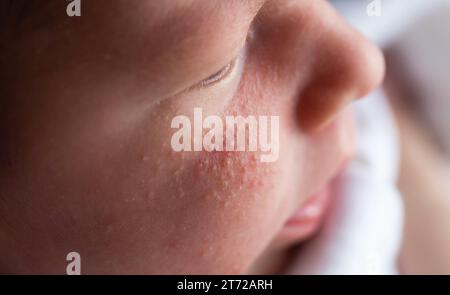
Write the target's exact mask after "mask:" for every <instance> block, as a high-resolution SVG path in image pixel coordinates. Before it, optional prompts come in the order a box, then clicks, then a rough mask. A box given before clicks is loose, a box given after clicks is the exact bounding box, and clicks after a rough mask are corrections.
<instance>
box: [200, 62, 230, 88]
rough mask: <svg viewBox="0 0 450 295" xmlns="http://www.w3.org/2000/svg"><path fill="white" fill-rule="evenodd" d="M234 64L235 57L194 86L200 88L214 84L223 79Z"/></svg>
mask: <svg viewBox="0 0 450 295" xmlns="http://www.w3.org/2000/svg"><path fill="white" fill-rule="evenodd" d="M235 66H236V59H234V60H233V61H231V62H229V63H228V64H227V65H226V66H224V67H223V68H221V69H220V70H219V71H217V72H215V73H214V74H212V75H211V76H209V77H208V78H206V79H203V80H202V81H200V82H199V83H197V84H196V85H195V86H194V87H201V88H204V87H209V86H211V85H213V84H216V83H218V82H220V81H222V80H224V79H225V78H226V77H227V76H228V75H229V74H230V73H231V72H232V71H233V69H234V68H235Z"/></svg>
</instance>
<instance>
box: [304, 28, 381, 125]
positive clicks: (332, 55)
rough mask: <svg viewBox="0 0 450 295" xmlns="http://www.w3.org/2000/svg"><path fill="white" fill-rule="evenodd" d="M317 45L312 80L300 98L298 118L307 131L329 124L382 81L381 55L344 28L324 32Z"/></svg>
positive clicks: (369, 44)
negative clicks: (344, 109)
mask: <svg viewBox="0 0 450 295" xmlns="http://www.w3.org/2000/svg"><path fill="white" fill-rule="evenodd" d="M325 32H327V34H325V35H323V37H322V39H321V41H319V42H318V43H317V48H316V52H315V54H317V60H316V61H315V62H314V63H313V64H312V66H311V69H312V70H311V79H310V82H309V83H308V84H307V85H306V87H305V88H304V89H303V91H301V93H300V95H299V103H298V117H299V121H300V124H301V126H302V127H303V128H304V129H305V130H306V131H311V130H316V129H318V128H321V127H323V126H324V125H326V124H327V123H328V122H330V121H331V120H332V119H333V118H334V117H335V116H336V115H337V114H338V113H339V112H340V111H341V110H342V109H343V108H344V107H345V106H347V105H348V104H349V103H350V102H352V101H353V100H355V99H358V98H362V97H364V96H365V95H367V94H368V93H369V92H371V91H372V90H373V89H374V88H376V87H377V86H378V85H379V84H380V83H381V81H382V79H383V77H384V58H383V55H382V53H381V51H380V50H379V49H378V48H376V47H375V46H373V45H372V44H371V43H369V42H368V41H367V40H365V39H364V38H363V37H362V36H361V35H360V34H359V33H357V32H355V31H354V30H353V29H352V28H350V27H348V26H347V25H346V24H340V25H339V26H338V28H336V27H335V28H333V29H331V28H327V29H326V31H325Z"/></svg>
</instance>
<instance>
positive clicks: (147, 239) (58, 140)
mask: <svg viewBox="0 0 450 295" xmlns="http://www.w3.org/2000/svg"><path fill="white" fill-rule="evenodd" d="M37 2H39V1H37ZM40 2H46V4H42V3H39V5H43V6H39V8H37V9H34V10H33V11H34V12H33V14H32V15H29V16H27V17H26V18H25V19H23V20H22V21H21V22H20V23H18V22H16V21H15V20H13V19H8V21H7V23H8V24H7V26H6V28H4V29H3V31H2V33H1V34H2V41H1V42H2V43H1V44H0V45H1V47H0V49H1V57H0V66H1V68H0V70H1V82H0V83H1V86H0V93H1V94H2V97H1V108H0V115H1V116H0V123H1V125H0V126H1V127H0V128H1V129H0V130H1V131H2V133H1V134H2V138H1V143H0V153H1V154H0V160H1V167H2V168H1V170H0V184H1V185H0V188H1V189H0V194H1V205H0V210H1V216H2V218H1V219H2V222H1V227H0V235H1V237H2V241H8V242H2V244H1V246H0V247H2V249H1V250H2V253H8V254H7V255H3V256H2V259H3V261H2V263H1V265H2V267H4V269H5V270H6V271H9V272H27V273H30V272H33V273H34V272H36V273H38V272H52V273H56V272H64V271H65V266H66V261H65V257H66V254H67V253H68V252H71V251H77V252H79V253H80V254H81V258H82V271H83V272H84V273H183V274H184V273H191V274H193V273H241V272H244V271H246V270H247V269H248V268H249V267H251V266H252V264H253V263H254V262H255V261H256V260H257V258H258V257H259V256H260V254H261V253H263V252H264V251H265V250H267V249H276V248H282V247H288V246H291V245H293V244H295V243H298V242H300V241H302V240H304V239H305V238H307V237H308V236H309V235H310V234H311V233H313V232H314V231H315V230H316V229H317V226H318V224H319V223H320V220H321V217H322V216H323V210H324V208H325V206H324V204H325V203H326V200H325V199H324V198H323V196H324V194H319V195H318V196H316V197H313V196H314V195H315V194H317V193H318V192H319V191H323V190H324V189H325V188H326V187H327V185H328V182H329V181H330V180H331V179H332V178H333V177H334V176H336V174H337V173H338V172H339V170H340V168H341V167H342V165H343V163H344V162H345V161H346V160H347V159H348V157H349V156H350V155H351V151H352V138H353V134H352V120H351V113H350V112H349V110H348V108H346V106H347V105H348V104H349V103H350V102H351V101H352V100H354V99H356V98H359V97H362V96H364V95H365V94H366V93H368V92H369V91H370V90H371V89H372V88H374V87H375V86H376V85H377V84H378V83H379V82H380V80H381V78H382V75H383V62H382V57H381V55H380V53H379V52H378V51H377V49H375V48H374V47H372V46H371V45H370V44H368V43H367V42H366V41H365V40H364V39H363V38H362V37H361V36H360V35H358V33H356V32H355V31H353V29H351V28H350V27H349V26H348V25H347V24H346V23H345V22H344V21H343V20H342V19H341V18H340V17H339V16H338V15H337V13H336V12H334V11H333V9H332V8H331V7H330V5H329V4H328V3H326V1H317V0H314V1H313V0H297V1H294V0H290V1H289V0H268V1H265V0H232V1H231V0H230V1H222V0H170V1H153V0H148V1H128V0H112V1H111V0H97V1H82V16H81V17H75V18H69V17H68V16H67V15H66V7H65V5H67V2H66V1H56V0H52V1H40ZM31 3H32V2H30V5H33V4H31ZM33 3H34V2H33ZM194 108H201V110H202V112H203V117H206V116H208V115H216V116H219V117H220V118H223V122H225V116H227V115H230V116H231V115H233V116H236V115H240V116H243V117H247V116H254V117H256V118H258V117H259V116H268V117H269V118H270V116H279V151H278V153H277V156H278V157H277V159H276V161H270V162H263V161H261V157H260V156H261V155H262V154H264V153H263V152H261V151H260V150H258V151H256V152H255V151H248V150H246V151H213V152H208V151H206V150H205V149H203V150H202V151H196V152H194V151H192V152H189V151H180V152H179V151H175V150H174V148H173V145H172V144H171V141H172V138H173V135H174V133H175V132H176V131H177V130H178V129H177V128H175V129H174V128H172V126H173V125H172V123H173V122H172V121H173V119H174V118H175V117H176V116H179V115H184V116H187V117H188V118H190V119H191V122H192V125H194V115H193V114H194ZM192 128H194V126H192ZM207 131H208V129H206V130H204V133H203V134H205V133H206V132H207ZM269 131H270V128H269ZM229 140H230V138H228V139H226V141H229ZM331 197H332V196H331ZM311 208H312V209H311ZM293 215H295V217H293Z"/></svg>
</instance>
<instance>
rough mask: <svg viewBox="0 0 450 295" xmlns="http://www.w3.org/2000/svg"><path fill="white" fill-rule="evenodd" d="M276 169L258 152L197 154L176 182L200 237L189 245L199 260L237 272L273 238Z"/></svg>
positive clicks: (193, 231)
mask: <svg viewBox="0 0 450 295" xmlns="http://www.w3.org/2000/svg"><path fill="white" fill-rule="evenodd" d="M277 173H279V172H278V167H277V166H276V165H275V164H270V163H262V162H261V161H260V157H259V154H258V153H254V152H253V153H252V152H202V153H197V154H193V156H192V160H191V164H188V165H184V171H183V173H180V174H179V175H178V179H177V180H176V183H178V185H180V187H182V188H183V199H184V200H183V202H186V204H187V206H188V207H189V209H188V210H189V211H190V215H188V216H186V219H185V221H184V222H186V223H188V224H189V228H190V233H191V237H192V236H196V238H197V241H200V242H197V241H195V242H194V241H193V243H194V246H193V247H192V248H191V249H195V250H194V253H195V254H196V255H197V258H198V259H199V260H200V262H199V263H200V264H202V261H203V262H205V263H211V262H213V263H215V264H216V265H215V267H216V269H215V270H214V271H217V269H219V268H220V269H223V270H224V271H225V272H232V273H237V272H240V271H242V270H243V269H245V268H246V267H247V266H248V264H250V263H251V262H252V261H253V260H254V259H255V258H256V256H257V255H258V253H259V252H261V251H262V250H263V248H264V247H265V246H266V244H267V243H269V241H270V239H271V238H272V236H273V234H274V233H273V232H275V231H276V225H275V224H273V225H271V223H272V221H273V219H274V216H276V215H277V213H278V212H277V211H278V210H277V208H276V207H277V206H278V203H279V200H278V199H280V196H279V195H277V194H275V192H274V191H273V190H274V188H275V183H274V182H273V180H274V179H278V177H277ZM271 227H272V228H271Z"/></svg>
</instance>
